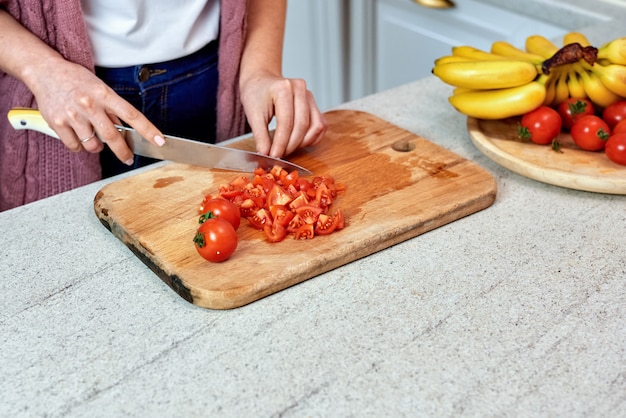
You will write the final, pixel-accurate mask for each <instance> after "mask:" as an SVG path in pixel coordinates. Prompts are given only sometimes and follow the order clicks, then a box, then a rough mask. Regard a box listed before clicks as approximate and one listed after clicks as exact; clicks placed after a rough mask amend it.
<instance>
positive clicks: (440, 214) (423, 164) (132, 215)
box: [94, 110, 496, 309]
mask: <svg viewBox="0 0 626 418" xmlns="http://www.w3.org/2000/svg"><path fill="white" fill-rule="evenodd" d="M326 117H327V120H328V123H329V129H328V133H327V134H326V137H325V139H324V141H323V143H322V144H321V145H318V146H317V147H314V148H311V149H306V150H302V151H299V152H298V153H297V154H295V155H293V156H292V157H291V158H290V159H291V160H292V161H293V162H294V163H296V164H300V165H302V166H304V167H306V168H308V169H310V170H311V171H312V172H313V173H315V174H318V175H324V174H327V175H331V176H333V177H334V178H335V179H336V180H337V181H339V182H342V183H343V184H345V185H346V187H347V190H346V192H345V193H344V194H342V195H340V196H339V197H338V198H337V199H336V201H335V203H334V204H335V205H336V207H337V208H340V209H341V210H342V212H343V213H344V215H345V217H346V222H347V226H346V227H345V229H343V230H341V231H339V232H336V233H333V234H331V235H328V236H319V237H316V238H314V239H312V240H306V241H296V240H294V239H292V238H287V239H286V240H284V241H282V242H279V243H269V242H266V241H265V240H264V238H263V233H262V232H260V231H257V230H255V229H253V228H251V227H249V226H248V225H247V221H245V220H244V221H243V222H242V225H241V226H240V227H239V230H238V236H239V245H238V248H237V250H236V251H235V253H234V254H233V256H232V257H231V258H230V259H229V260H227V261H226V262H223V263H210V262H208V261H205V260H204V259H202V258H201V257H200V256H199V255H198V254H197V253H196V250H195V248H194V245H193V242H192V238H193V236H194V233H195V230H196V228H197V225H198V223H197V222H198V212H197V211H198V207H199V205H200V203H201V201H202V198H203V196H204V195H205V194H207V193H216V191H217V190H218V187H219V185H221V184H225V183H228V182H230V181H231V180H232V179H234V178H235V176H237V175H240V173H234V172H228V171H222V170H210V169H206V168H201V167H196V166H189V165H186V164H178V163H170V164H167V165H161V166H159V167H157V168H155V169H153V170H148V171H145V172H143V173H140V174H137V175H134V176H131V177H127V178H124V179H122V180H118V181H115V182H113V183H110V184H108V185H106V186H104V187H103V188H102V189H101V190H100V191H99V192H98V193H97V195H96V196H95V198H94V208H95V212H96V215H97V216H98V218H99V219H100V221H101V222H102V223H103V224H104V225H105V226H106V227H107V228H108V229H109V230H110V231H111V232H112V233H113V235H115V236H116V237H117V238H119V239H120V240H121V241H122V242H124V243H125V244H126V245H127V246H128V247H129V248H130V249H131V250H132V251H133V253H134V254H136V255H137V257H139V258H140V259H141V260H142V261H143V262H144V263H145V264H146V265H147V266H148V267H150V268H151V269H152V270H153V271H154V272H155V273H156V274H157V276H159V277H160V278H161V279H162V280H163V281H165V282H166V283H167V284H168V285H169V286H170V287H171V288H172V289H174V290H175V291H176V292H177V293H178V294H179V295H180V296H182V297H183V298H184V299H186V300H187V301H189V302H191V303H193V304H196V305H198V306H202V307H206V308H212V309H229V308H235V307H239V306H242V305H245V304H247V303H250V302H253V301H255V300H258V299H260V298H262V297H265V296H268V295H270V294H272V293H275V292H277V291H280V290H282V289H285V288H287V287H289V286H292V285H294V284H296V283H299V282H302V281H304V280H307V279H309V278H311V277H314V276H317V275H319V274H321V273H323V272H326V271H329V270H331V269H334V268H336V267H339V266H341V265H344V264H346V263H349V262H351V261H354V260H356V259H358V258H361V257H365V256H367V255H370V254H372V253H374V252H376V251H380V250H382V249H385V248H387V247H390V246H392V245H394V244H397V243H399V242H401V241H404V240H407V239H409V238H413V237H416V236H418V235H420V234H423V233H424V232H427V231H430V230H432V229H434V228H437V227H439V226H441V225H444V224H447V223H449V222H452V221H454V220H457V219H459V218H462V217H464V216H467V215H470V214H472V213H474V212H476V211H479V210H481V209H484V208H486V207H488V206H490V205H491V204H492V203H493V201H494V199H495V196H496V183H495V181H494V179H493V177H492V176H491V174H489V173H488V172H487V171H486V170H484V169H483V168H481V167H479V166H477V165H476V164H474V163H472V162H471V161H469V160H467V159H464V158H462V157H460V156H458V155H456V154H454V153H452V152H450V151H448V150H446V149H444V148H442V147H440V146H438V145H435V144H434V143H432V142H430V141H428V140H426V139H424V138H422V137H420V136H416V135H414V134H412V133H411V132H408V131H406V130H403V129H401V128H399V127H397V126H394V125H392V124H390V123H388V122H386V121H384V120H381V119H380V118H378V117H375V116H373V115H371V114H367V113H363V112H358V111H351V110H336V111H331V112H328V113H326ZM398 145H400V148H405V149H409V148H410V149H411V150H409V151H396V150H394V147H395V148H398ZM234 146H236V147H237V148H243V149H250V150H253V149H254V142H253V140H252V139H251V138H246V139H244V140H242V141H240V142H237V143H236V144H235V145H234ZM406 262H407V263H416V264H419V262H420V256H419V254H407V255H406ZM364 275H368V273H367V272H364ZM369 275H370V276H371V275H372V273H369ZM369 278H373V277H369Z"/></svg>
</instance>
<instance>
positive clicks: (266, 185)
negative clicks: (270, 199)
mask: <svg viewBox="0 0 626 418" xmlns="http://www.w3.org/2000/svg"><path fill="white" fill-rule="evenodd" d="M252 184H253V185H254V186H261V187H262V188H263V190H264V191H265V193H268V192H269V191H270V190H271V189H272V187H274V184H276V182H275V181H274V179H273V178H272V177H271V175H270V174H266V175H264V176H254V179H252Z"/></svg>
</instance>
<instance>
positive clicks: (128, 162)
mask: <svg viewBox="0 0 626 418" xmlns="http://www.w3.org/2000/svg"><path fill="white" fill-rule="evenodd" d="M134 162H135V159H134V158H130V159H128V160H126V161H125V162H124V164H126V165H133V163H134Z"/></svg>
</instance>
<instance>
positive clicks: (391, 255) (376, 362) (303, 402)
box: [0, 0, 626, 417]
mask: <svg viewBox="0 0 626 418" xmlns="http://www.w3.org/2000/svg"><path fill="white" fill-rule="evenodd" d="M490 2H493V1H491V0H490ZM496 3H500V2H496ZM503 3H504V2H503ZM514 3H515V4H518V2H514ZM520 3H521V2H520ZM524 3H525V4H529V6H528V7H529V8H530V7H531V6H530V5H539V4H542V3H546V4H548V3H549V4H552V3H555V2H548V1H544V2H541V1H529V2H524ZM558 3H565V2H558ZM586 3H590V2H588V1H587V2H582V1H579V0H575V1H570V2H567V4H570V5H577V6H578V5H579V6H580V7H584V6H585V4H586ZM593 4H594V7H593V8H594V9H595V10H600V9H601V7H600V6H597V5H604V3H603V2H593ZM533 7H534V6H533ZM602 7H604V6H602ZM607 7H608V6H607ZM620 10H622V9H620ZM616 16H617V14H616ZM622 22H623V20H622ZM585 32H586V33H587V34H588V35H589V37H590V38H592V39H593V40H594V42H600V41H604V40H608V39H610V38H613V37H615V36H623V35H626V30H624V29H622V24H621V23H620V24H618V23H616V22H612V23H611V22H609V23H606V24H602V25H600V26H593V27H591V28H589V29H588V30H586V31H585ZM447 94H448V88H447V87H445V86H443V85H442V83H440V82H439V81H438V80H436V79H435V78H428V79H424V80H420V81H417V82H415V83H412V84H409V85H406V86H402V87H399V88H397V89H394V90H389V91H385V92H383V93H379V94H376V95H373V96H370V97H366V98H363V99H361V100H358V101H355V102H351V103H347V104H345V105H343V106H341V107H343V108H350V109H359V110H364V111H368V112H371V113H374V114H376V115H378V116H380V117H382V118H384V119H387V120H389V121H391V122H393V123H395V124H397V125H399V126H401V127H403V128H405V129H408V130H410V131H412V132H415V133H417V134H419V135H422V136H424V137H426V138H428V139H430V140H432V141H433V142H436V143H438V144H441V145H443V146H445V147H446V148H448V149H450V150H452V151H454V152H456V153H458V154H460V155H462V156H464V157H466V158H468V159H470V160H472V161H474V162H476V163H477V164H480V165H481V166H483V167H485V168H486V169H487V170H489V171H490V172H491V173H492V174H493V175H494V177H495V178H496V181H497V183H498V197H497V199H496V202H495V203H494V204H493V205H492V206H491V207H490V208H488V209H486V210H484V211H481V212H478V213H476V214H474V215H471V216H469V217H466V218H464V219H460V220H458V221H456V222H453V223H451V224H449V225H446V226H444V227H441V228H438V229H436V230H434V231H431V232H429V233H426V234H424V235H421V236H419V237H417V238H414V239H412V240H409V241H406V242H404V243H401V244H398V245H396V246H394V247H392V248H389V249H387V250H384V251H381V252H379V253H376V254H374V255H372V256H370V257H367V258H364V259H362V260H359V261H356V262H353V263H351V264H349V265H346V266H344V267H341V268H338V269H336V270H333V271H331V272H329V273H326V274H323V275H321V276H318V277H316V278H313V279H311V280H308V281H306V282H304V283H301V284H299V285H297V286H294V287H292V288H290V289H287V290H285V291H282V292H280V293H278V294H275V295H273V296H270V297H267V298H265V299H262V300H260V301H258V302H255V303H252V304H250V305H248V306H245V307H242V308H239V309H235V310H230V311H211V310H206V309H202V308H197V307H194V306H193V305H190V304H189V303H187V302H185V301H184V300H183V299H181V298H180V297H179V296H178V295H177V294H175V293H174V292H173V291H171V290H170V289H169V288H167V287H166V285H165V284H164V283H163V282H162V281H161V280H160V279H158V278H157V277H156V276H155V275H154V274H153V273H152V272H151V271H150V270H149V269H148V268H146V267H145V266H144V265H143V264H142V263H141V261H139V260H138V259H137V258H136V257H135V256H134V255H133V254H132V253H131V252H130V251H129V250H128V249H127V248H126V247H125V246H124V245H123V244H122V243H121V242H119V241H118V240H117V239H115V238H114V237H113V236H112V235H111V234H110V233H109V232H108V231H107V230H106V229H104V228H103V227H102V225H100V224H99V222H98V220H97V219H96V217H95V216H94V214H93V210H92V202H93V197H94V195H95V194H96V192H97V191H98V190H99V189H100V188H101V187H102V186H103V185H104V184H105V182H100V183H96V184H93V185H90V186H87V187H83V188H81V189H78V190H75V191H72V192H69V193H65V194H61V195H58V196H55V197H52V198H49V199H46V200H44V201H41V202H37V203H34V204H31V205H27V206H24V207H22V208H18V209H15V210H12V211H8V212H4V213H1V214H0V231H2V245H1V247H0V276H1V277H2V280H1V281H0V306H2V308H1V312H2V316H1V317H0V336H1V337H0V341H1V342H2V350H0V392H1V393H2V401H1V402H0V416H7V417H8V416H10V417H30V416H69V417H83V416H96V417H98V416H101V417H105V416H106V417H109V416H138V417H139V416H141V417H146V416H170V417H173V416H228V417H230V416H232V417H239V416H275V417H278V416H281V417H291V416H294V417H295V416H315V417H326V416H376V417H378V416H437V417H441V416H481V417H482V416H524V417H528V416H533V417H541V416H545V417H590V416H594V417H609V416H610V417H619V416H626V412H624V411H626V325H625V324H626V304H625V303H624V295H626V257H624V248H626V235H625V233H624V232H625V230H626V210H625V209H626V197H624V196H614V195H604V194H595V193H587V192H580V191H575V190H570V189H564V188H559V187H555V186H550V185H546V184H542V183H539V182H536V181H534V180H530V179H527V178H524V177H521V176H519V175H517V174H514V173H512V172H510V171H508V170H506V169H504V168H502V167H500V166H498V165H496V164H494V163H492V162H491V161H490V160H488V159H487V158H486V157H484V156H483V155H482V154H481V153H480V152H479V151H478V150H477V149H476V148H475V147H474V146H473V145H472V143H471V141H470V139H469V137H468V134H467V131H466V128H465V119H464V118H463V117H462V116H461V115H459V114H457V113H455V112H454V111H453V110H452V109H451V108H450V106H449V105H448V103H447V99H446V96H447Z"/></svg>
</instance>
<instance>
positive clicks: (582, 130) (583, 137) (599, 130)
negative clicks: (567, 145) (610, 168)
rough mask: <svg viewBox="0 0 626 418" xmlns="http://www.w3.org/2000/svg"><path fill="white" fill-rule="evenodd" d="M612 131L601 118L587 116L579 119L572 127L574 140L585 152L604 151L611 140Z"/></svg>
mask: <svg viewBox="0 0 626 418" xmlns="http://www.w3.org/2000/svg"><path fill="white" fill-rule="evenodd" d="M610 133H611V129H610V128H609V125H608V124H607V123H606V122H605V121H603V120H602V118H601V117H599V116H595V115H586V116H583V117H582V118H580V119H578V120H577V121H576V122H575V123H574V126H572V131H571V134H572V139H573V140H574V142H575V143H576V145H578V146H579V147H580V148H582V149H584V150H585V151H600V150H601V149H604V145H605V144H606V140H607V139H609V135H610Z"/></svg>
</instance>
